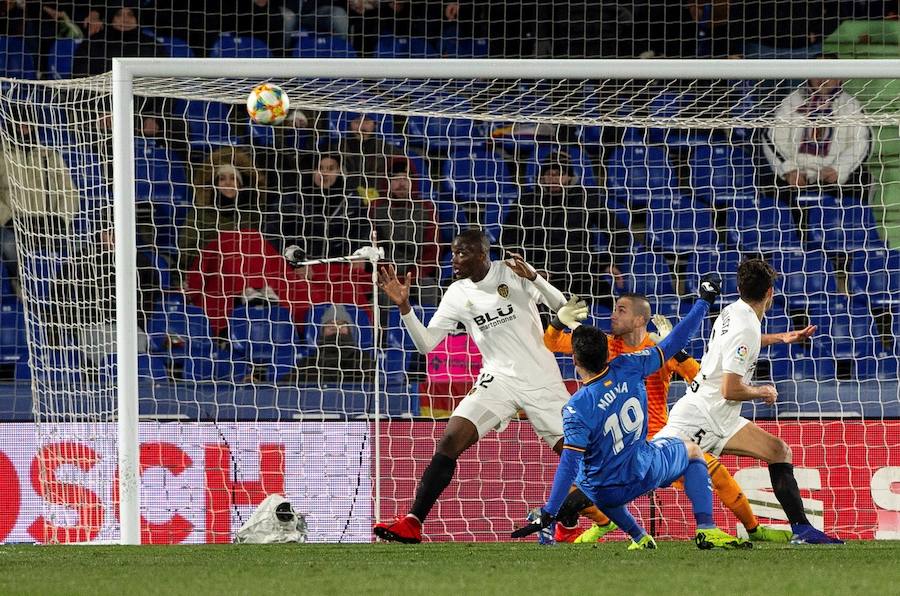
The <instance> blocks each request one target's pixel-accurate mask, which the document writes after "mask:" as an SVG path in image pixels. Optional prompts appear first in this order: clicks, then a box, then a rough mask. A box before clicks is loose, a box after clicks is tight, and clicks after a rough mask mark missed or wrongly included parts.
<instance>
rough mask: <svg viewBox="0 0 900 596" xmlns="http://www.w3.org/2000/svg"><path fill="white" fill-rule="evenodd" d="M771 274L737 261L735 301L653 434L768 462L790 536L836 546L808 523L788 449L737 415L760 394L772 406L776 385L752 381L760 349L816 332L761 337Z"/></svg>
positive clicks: (761, 264)
mask: <svg viewBox="0 0 900 596" xmlns="http://www.w3.org/2000/svg"><path fill="white" fill-rule="evenodd" d="M776 278H777V274H776V273H775V270H774V269H773V268H772V266H771V265H769V264H768V263H766V262H765V261H762V260H760V259H751V260H747V261H744V262H743V263H741V264H740V267H739V268H738V292H739V294H740V299H739V300H737V301H736V302H734V303H732V304H730V305H728V306H727V307H725V308H724V309H723V310H722V313H721V314H720V315H719V316H718V318H717V319H716V322H715V324H714V325H713V330H712V334H711V335H710V338H709V345H708V347H707V350H706V353H705V354H704V355H703V359H702V360H701V366H700V372H699V374H698V375H697V376H696V377H695V378H694V381H693V382H692V383H691V385H690V388H689V389H688V392H687V394H686V395H685V396H684V397H682V398H681V399H680V400H679V401H678V402H677V403H676V404H675V406H674V407H673V408H672V411H671V412H670V413H669V421H668V423H667V424H666V426H664V427H663V429H662V430H661V431H659V432H658V433H657V434H656V436H657V438H659V437H681V438H684V439H687V440H690V441H694V442H695V443H697V444H698V445H699V446H700V448H701V449H702V450H703V451H707V452H709V453H712V454H713V455H716V456H718V455H722V454H730V455H742V456H749V457H755V458H757V459H760V460H762V461H764V462H766V463H767V464H768V465H769V476H770V477H771V479H772V489H773V490H774V492H775V497H776V498H777V499H778V502H779V503H780V504H781V507H782V508H783V509H784V512H785V514H786V515H787V518H788V521H789V522H790V523H791V529H792V530H793V532H794V537H793V542H796V543H809V544H840V543H841V541H840V540H838V539H836V538H831V537H830V536H828V535H826V534H824V533H823V532H820V531H819V530H817V529H816V528H813V527H812V525H810V523H809V520H808V519H807V518H806V513H805V512H804V510H803V499H802V498H801V496H800V489H799V488H798V486H797V480H796V479H795V478H794V468H793V466H792V465H791V448H790V447H789V446H788V445H787V443H785V442H784V441H783V440H781V439H780V438H778V437H776V436H774V435H772V434H769V433H768V432H766V431H764V430H763V429H761V428H760V427H759V426H757V425H756V424H754V423H753V422H751V421H750V420H747V419H746V418H744V417H742V416H741V405H742V403H743V402H745V401H750V400H755V399H759V400H762V401H764V402H765V403H767V404H770V405H771V404H774V403H775V401H776V399H777V398H778V392H777V391H776V389H775V387H774V386H773V385H759V386H753V385H751V379H752V378H753V373H754V371H755V370H756V361H757V359H758V358H759V351H760V348H761V347H762V346H763V345H769V344H771V343H775V342H779V341H781V342H785V343H793V342H794V341H799V340H801V339H806V338H808V337H810V336H812V334H813V333H814V332H815V327H807V328H806V329H804V330H803V331H798V332H789V333H784V334H774V335H766V336H765V337H763V335H762V319H763V317H764V316H765V312H766V311H767V310H768V309H769V308H770V307H771V306H772V301H773V295H774V291H775V289H774V284H775V279H776ZM764 340H765V341H764Z"/></svg>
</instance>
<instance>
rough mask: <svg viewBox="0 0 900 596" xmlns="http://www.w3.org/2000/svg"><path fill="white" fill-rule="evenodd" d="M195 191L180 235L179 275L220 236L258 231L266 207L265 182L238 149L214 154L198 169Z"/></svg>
mask: <svg viewBox="0 0 900 596" xmlns="http://www.w3.org/2000/svg"><path fill="white" fill-rule="evenodd" d="M194 188H195V191H194V205H193V207H192V208H191V210H190V212H189V213H188V216H187V218H186V222H185V225H184V226H183V227H182V229H181V230H180V232H179V249H180V251H181V257H180V259H179V260H180V262H181V266H180V267H179V269H180V270H182V271H186V270H187V269H188V266H189V265H191V264H192V263H193V262H194V261H196V260H197V257H198V255H199V251H200V249H202V248H203V246H205V245H206V244H207V243H208V242H210V241H211V240H214V239H215V238H216V237H217V236H218V234H219V232H222V231H232V230H241V229H252V230H259V229H260V226H261V221H262V215H263V213H264V212H265V207H266V200H267V194H266V188H265V180H264V179H263V178H261V177H260V176H259V174H258V172H257V171H256V168H254V167H253V161H252V159H251V158H250V155H249V154H248V153H247V152H246V151H245V150H244V149H241V148H237V147H223V148H222V149H218V150H216V151H213V152H212V153H211V154H210V155H209V157H208V158H207V162H206V163H205V164H203V165H202V166H200V167H199V169H198V173H197V176H196V177H195V180H194Z"/></svg>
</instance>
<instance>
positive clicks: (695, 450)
mask: <svg viewBox="0 0 900 596" xmlns="http://www.w3.org/2000/svg"><path fill="white" fill-rule="evenodd" d="M684 445H685V447H687V454H688V459H703V450H702V449H700V446H699V445H697V444H696V443H692V442H690V441H685V442H684Z"/></svg>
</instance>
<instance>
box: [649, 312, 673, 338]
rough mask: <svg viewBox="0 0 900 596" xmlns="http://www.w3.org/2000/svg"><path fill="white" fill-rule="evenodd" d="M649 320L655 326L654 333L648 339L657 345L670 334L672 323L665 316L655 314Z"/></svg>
mask: <svg viewBox="0 0 900 596" xmlns="http://www.w3.org/2000/svg"><path fill="white" fill-rule="evenodd" d="M650 320H651V321H653V324H654V325H655V326H656V333H651V334H650V339H652V340H653V343H656V344H658V343H659V342H661V341H662V340H664V339H665V338H666V336H667V335H669V334H670V333H672V322H671V321H669V319H667V318H666V317H665V315H660V314H656V315H653V317H652V318H651V319H650Z"/></svg>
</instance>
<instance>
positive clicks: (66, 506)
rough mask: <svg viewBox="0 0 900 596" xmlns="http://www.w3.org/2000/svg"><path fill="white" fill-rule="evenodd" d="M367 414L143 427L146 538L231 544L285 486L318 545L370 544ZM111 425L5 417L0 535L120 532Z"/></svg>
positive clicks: (67, 538) (66, 537)
mask: <svg viewBox="0 0 900 596" xmlns="http://www.w3.org/2000/svg"><path fill="white" fill-rule="evenodd" d="M370 430H371V427H370V425H369V424H368V423H365V422H353V423H338V424H335V423H327V422H289V423H274V422H260V423H218V424H214V423H180V422H179V423H150V422H147V423H141V426H140V438H141V447H140V460H141V513H142V519H141V540H142V542H143V543H145V544H175V543H204V542H206V543H216V542H230V541H231V540H232V539H233V537H234V532H235V531H236V530H237V529H238V528H239V527H240V525H241V523H242V522H243V521H246V520H247V519H248V518H249V516H250V514H251V512H252V511H253V509H254V508H255V506H256V505H257V504H259V503H260V502H261V501H262V500H263V499H265V497H266V496H267V495H269V494H272V493H280V494H284V495H285V496H286V497H287V498H288V500H289V501H291V503H292V504H293V505H294V508H295V509H296V510H297V511H299V512H303V513H305V514H306V517H307V523H308V526H309V541H310V542H339V541H340V542H367V541H369V540H370V539H371V530H372V528H371V523H372V487H371V479H372V474H371V470H370V464H371V463H372V455H371V453H370V449H369V446H370V444H371V441H370V438H369V437H370V435H369V433H370ZM115 432H116V429H115V424H112V425H109V424H60V425H55V426H53V425H46V424H45V425H42V435H43V436H44V437H45V439H44V441H43V442H42V443H39V442H38V440H37V437H36V434H35V425H33V424H0V542H38V543H48V542H54V543H72V542H87V541H115V540H117V539H118V519H117V515H118V508H117V506H116V504H117V503H118V491H119V487H118V481H117V459H116V458H117V453H116V446H115V440H114V437H115Z"/></svg>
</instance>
